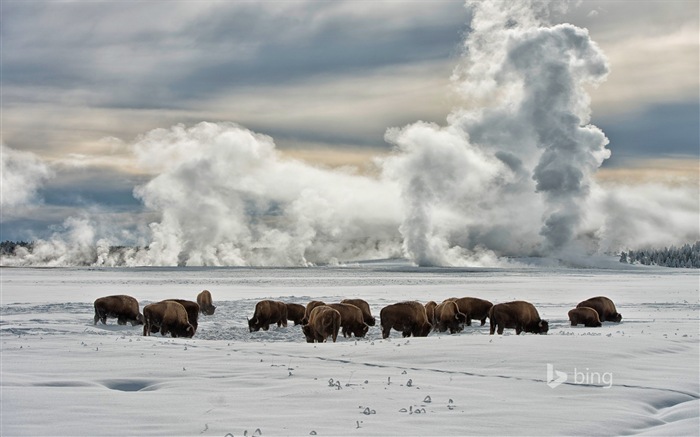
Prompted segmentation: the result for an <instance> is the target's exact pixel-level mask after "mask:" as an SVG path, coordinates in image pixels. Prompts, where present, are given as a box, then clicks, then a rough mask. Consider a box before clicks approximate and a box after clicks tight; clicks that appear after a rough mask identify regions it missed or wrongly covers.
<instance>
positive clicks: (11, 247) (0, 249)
mask: <svg viewBox="0 0 700 437" xmlns="http://www.w3.org/2000/svg"><path fill="white" fill-rule="evenodd" d="M18 247H26V248H27V250H29V251H30V252H31V250H32V249H33V248H34V242H32V241H3V242H2V243H0V255H14V254H15V249H16V248H18Z"/></svg>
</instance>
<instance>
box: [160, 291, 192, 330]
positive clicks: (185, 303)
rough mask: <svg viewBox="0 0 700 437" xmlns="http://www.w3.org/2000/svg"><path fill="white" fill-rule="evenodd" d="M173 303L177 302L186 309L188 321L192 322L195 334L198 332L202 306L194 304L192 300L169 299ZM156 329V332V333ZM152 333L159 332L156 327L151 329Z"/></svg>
mask: <svg viewBox="0 0 700 437" xmlns="http://www.w3.org/2000/svg"><path fill="white" fill-rule="evenodd" d="M168 300H170V301H173V302H177V303H179V304H180V305H182V306H183V307H185V311H186V312H187V320H188V321H189V322H190V325H192V327H193V328H194V331H195V333H196V332H197V327H198V325H199V324H198V319H199V309H200V306H199V304H198V303H197V302H192V301H191V300H185V299H168ZM154 329H155V331H154ZM151 332H158V329H157V328H155V327H151Z"/></svg>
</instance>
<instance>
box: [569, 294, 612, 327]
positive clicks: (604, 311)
mask: <svg viewBox="0 0 700 437" xmlns="http://www.w3.org/2000/svg"><path fill="white" fill-rule="evenodd" d="M581 307H588V308H593V309H594V310H596V312H597V313H598V318H599V319H600V321H601V322H615V323H620V322H621V321H622V314H620V313H618V312H617V309H615V304H614V303H613V301H612V300H610V299H609V298H607V297H605V296H598V297H592V298H590V299H587V300H584V301H583V302H581V303H579V304H578V305H576V308H581Z"/></svg>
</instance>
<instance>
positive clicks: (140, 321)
mask: <svg viewBox="0 0 700 437" xmlns="http://www.w3.org/2000/svg"><path fill="white" fill-rule="evenodd" d="M136 325H143V314H141V313H139V314H138V315H137V316H136V321H135V322H133V321H132V322H131V326H136Z"/></svg>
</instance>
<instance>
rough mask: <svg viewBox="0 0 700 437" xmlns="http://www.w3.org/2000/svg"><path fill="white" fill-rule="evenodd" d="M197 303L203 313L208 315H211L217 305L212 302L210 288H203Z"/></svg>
mask: <svg viewBox="0 0 700 437" xmlns="http://www.w3.org/2000/svg"><path fill="white" fill-rule="evenodd" d="M197 305H199V310H200V311H201V312H202V314H204V315H207V316H211V315H212V314H214V311H215V310H216V307H215V306H214V305H213V304H212V300H211V293H210V292H209V290H202V292H201V293H199V294H198V295H197Z"/></svg>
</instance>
